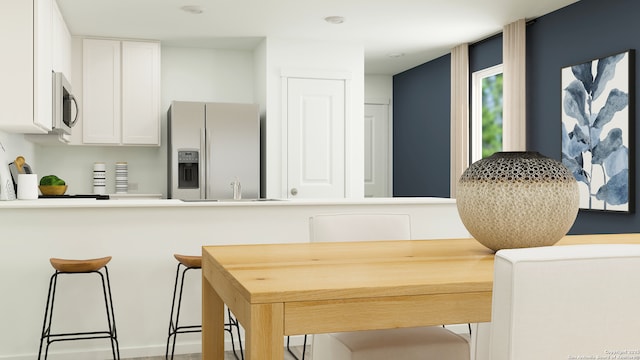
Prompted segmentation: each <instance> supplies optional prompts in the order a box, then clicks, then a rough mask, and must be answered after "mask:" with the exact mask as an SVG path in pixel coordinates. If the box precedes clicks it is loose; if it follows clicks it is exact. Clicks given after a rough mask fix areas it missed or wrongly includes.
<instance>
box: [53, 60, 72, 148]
mask: <svg viewBox="0 0 640 360" xmlns="http://www.w3.org/2000/svg"><path fill="white" fill-rule="evenodd" d="M77 121H78V102H77V101H76V98H75V97H74V96H73V91H72V89H71V84H70V83H69V81H68V80H67V79H66V78H65V77H64V74H62V73H61V72H54V73H53V131H54V132H57V133H62V134H68V135H71V128H72V127H73V126H74V125H75V124H76V122H77Z"/></svg>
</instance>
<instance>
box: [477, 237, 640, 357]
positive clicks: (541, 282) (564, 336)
mask: <svg viewBox="0 0 640 360" xmlns="http://www.w3.org/2000/svg"><path fill="white" fill-rule="evenodd" d="M494 269H495V272H494V287H493V303H492V308H493V310H492V321H491V324H490V328H491V334H490V347H489V351H490V354H489V357H490V359H491V360H507V359H509V360H534V359H535V360H539V359H572V358H573V359H596V358H601V359H605V358H607V359H613V358H616V357H615V356H618V357H617V358H621V357H620V356H627V357H625V358H629V359H631V358H640V353H638V352H640V304H639V302H638V301H639V299H640V245H628V244H627V245H570V246H549V247H540V248H529V249H512V250H501V251H498V252H497V253H496V259H495V265H494ZM486 325H487V324H485V326H486ZM476 333H477V332H476ZM478 340H479V344H478V345H480V346H482V345H483V344H482V343H481V342H482V339H478ZM484 341H486V339H485V340H484ZM616 352H618V354H616ZM625 352H626V353H625ZM629 352H634V353H629ZM485 357H486V354H485Z"/></svg>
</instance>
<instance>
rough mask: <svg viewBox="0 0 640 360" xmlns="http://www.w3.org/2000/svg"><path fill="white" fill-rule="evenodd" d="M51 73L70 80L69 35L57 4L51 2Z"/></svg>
mask: <svg viewBox="0 0 640 360" xmlns="http://www.w3.org/2000/svg"><path fill="white" fill-rule="evenodd" d="M52 21H53V40H52V44H53V71H55V72H61V73H63V74H64V76H65V77H66V78H67V80H69V82H71V83H73V81H72V79H71V33H70V32H69V29H68V28H67V24H66V23H65V22H64V18H63V17H62V14H61V13H60V8H58V4H57V3H56V2H55V1H54V2H53V18H52Z"/></svg>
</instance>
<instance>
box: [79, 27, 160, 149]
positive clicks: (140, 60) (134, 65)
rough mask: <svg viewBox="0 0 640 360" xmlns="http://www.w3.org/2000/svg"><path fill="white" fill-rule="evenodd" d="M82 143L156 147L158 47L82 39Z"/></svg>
mask: <svg viewBox="0 0 640 360" xmlns="http://www.w3.org/2000/svg"><path fill="white" fill-rule="evenodd" d="M82 47H83V58H82V63H83V96H82V103H83V104H82V129H83V137H82V142H83V143H84V144H104V145H156V146H157V145H160V44H159V43H158V42H147V41H120V40H107V39H84V40H83V44H82Z"/></svg>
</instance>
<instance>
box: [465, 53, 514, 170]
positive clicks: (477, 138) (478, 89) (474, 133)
mask: <svg viewBox="0 0 640 360" xmlns="http://www.w3.org/2000/svg"><path fill="white" fill-rule="evenodd" d="M501 73H504V66H503V64H498V65H495V66H492V67H488V68H486V69H482V70H478V71H476V72H474V73H473V74H472V75H471V118H470V120H469V121H470V123H471V124H470V128H471V136H470V137H469V141H470V142H471V143H470V144H469V147H470V148H471V163H474V162H476V161H478V160H480V159H482V79H484V78H487V77H491V76H495V75H498V74H501ZM503 96H504V94H503ZM502 121H503V123H502V126H503V129H504V121H505V119H504V117H503V118H502ZM506 135H507V134H506V133H505V132H504V131H503V132H502V144H503V145H504V143H505V136H506Z"/></svg>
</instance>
